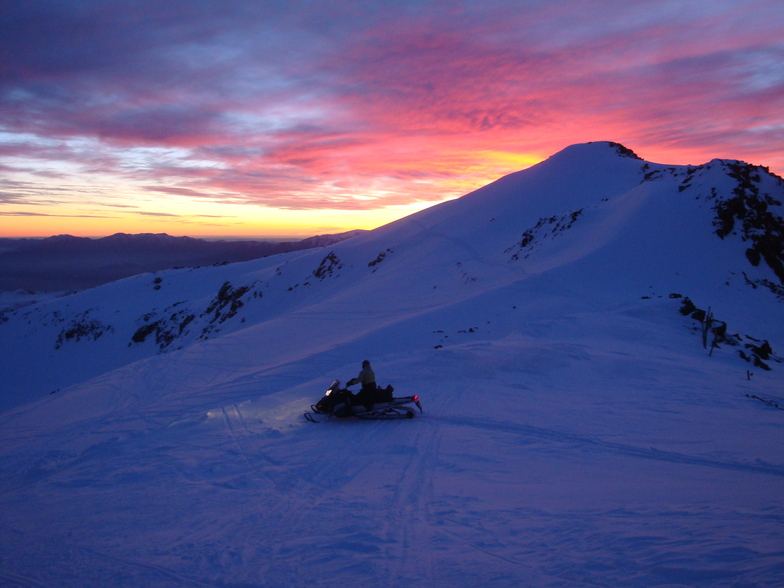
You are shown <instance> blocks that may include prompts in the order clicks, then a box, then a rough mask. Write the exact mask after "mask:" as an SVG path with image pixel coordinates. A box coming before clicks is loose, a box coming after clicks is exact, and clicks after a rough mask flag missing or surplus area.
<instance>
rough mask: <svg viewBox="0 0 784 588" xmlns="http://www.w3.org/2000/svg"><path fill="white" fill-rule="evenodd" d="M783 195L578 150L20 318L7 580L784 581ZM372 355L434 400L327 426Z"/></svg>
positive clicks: (7, 505)
mask: <svg viewBox="0 0 784 588" xmlns="http://www.w3.org/2000/svg"><path fill="white" fill-rule="evenodd" d="M782 200H784V186H783V185H782V180H781V179H780V178H777V177H776V176H774V175H771V174H769V173H768V172H767V170H765V169H764V168H759V167H756V166H749V165H747V164H745V163H741V162H735V161H728V160H714V161H712V162H709V163H707V164H705V165H701V166H667V165H661V164H655V163H650V162H645V161H643V160H641V159H639V158H638V157H636V155H634V154H633V153H632V152H630V151H629V150H628V149H626V148H624V147H622V146H620V145H618V144H615V143H607V142H599V143H591V144H585V145H575V146H572V147H569V148H567V149H565V150H564V151H562V152H560V153H558V154H556V155H554V156H553V157H551V158H550V159H548V160H547V161H545V162H543V163H541V164H539V165H537V166H535V167H533V168H531V169H529V170H525V171H523V172H518V173H516V174H512V175H510V176H507V177H505V178H502V179H500V180H498V181H497V182H495V183H493V184H491V185H489V186H486V187H484V188H482V189H480V190H477V191H476V192H473V193H471V194H469V195H467V196H465V197H463V198H461V199H458V200H455V201H451V202H447V203H444V204H441V205H438V206H434V207H432V208H430V209H428V210H425V211H423V212H420V213H417V214H415V215H412V216H410V217H407V218H405V219H402V220H400V221H397V222H395V223H392V224H390V225H387V226H385V227H382V228H380V229H377V230H375V231H371V232H368V233H366V234H363V235H360V236H357V237H354V238H352V239H350V240H347V241H344V242H341V243H338V244H335V245H333V246H329V247H326V248H321V249H316V250H310V251H304V252H297V253H291V254H284V255H279V256H275V257H269V258H264V259H259V260H255V261H251V262H245V263H238V264H230V265H223V266H217V267H208V268H200V269H181V270H171V271H163V272H158V273H153V274H143V275H140V276H136V277H133V278H128V279H125V280H121V281H119V282H114V283H112V284H108V285H105V286H101V287H98V288H94V289H91V290H85V291H82V292H78V293H75V294H73V295H70V296H66V297H62V298H52V299H47V300H43V301H42V302H40V303H39V304H35V305H31V306H26V307H23V308H20V309H18V310H15V311H13V310H6V311H4V312H3V313H2V314H1V315H0V358H2V359H0V381H2V382H3V391H2V395H0V407H2V410H3V412H2V413H0V455H1V456H2V457H1V458H0V506H1V507H2V510H0V512H2V515H0V546H2V550H0V583H1V584H7V585H11V586H14V585H21V586H107V585H127V586H191V585H196V586H198V585H205V586H334V585H349V586H350V585H368V586H439V585H443V586H490V585H492V586H596V585H599V586H738V585H754V586H780V585H781V584H782V582H784V541H782V538H781V537H782V534H781V529H782V523H784V506H782V503H781V496H782V495H784V445H782V443H781V441H782V438H783V435H784V410H781V409H779V408H777V407H776V406H775V405H776V404H779V406H781V407H783V408H784V385H782V384H784V376H782V374H783V373H784V364H782V363H781V361H780V356H779V352H780V350H781V348H782V345H784V341H783V340H782V328H781V327H782V325H784V320H783V319H784V295H783V294H784V289H783V288H784V286H783V285H782V278H781V276H780V275H779V272H780V266H779V265H777V263H779V264H780V263H782V262H784V253H782V249H781V246H782V245H781V244H782V229H784V223H783V222H782V213H783V212H784V211H783V210H782V204H781V201H782ZM777 260H778V262H777ZM708 311H710V313H711V314H710V315H709V314H708ZM711 315H712V316H713V317H714V319H715V321H714V322H713V323H712V324H711V325H709V326H710V327H711V328H709V329H706V330H705V332H704V333H703V329H704V327H705V321H704V319H703V317H704V316H711ZM700 319H702V320H700ZM363 359H369V360H370V361H371V362H372V364H373V368H374V370H375V372H376V375H377V377H378V379H379V383H380V384H382V385H386V384H392V385H393V386H394V387H395V390H396V394H398V395H413V394H418V395H419V396H420V397H421V399H422V404H423V407H424V410H425V412H424V414H423V415H422V416H417V418H415V419H413V420H404V421H350V420H348V421H328V422H326V423H322V424H317V425H316V424H312V423H309V422H307V421H305V420H304V419H303V418H302V413H303V412H304V411H305V410H308V409H309V406H310V404H312V403H314V402H316V401H317V400H318V399H319V398H320V396H321V394H322V393H323V391H324V390H325V389H326V388H327V386H328V385H329V384H330V383H331V382H332V380H333V379H335V378H338V379H341V380H342V381H344V382H345V381H346V380H348V379H350V378H352V377H354V376H356V374H357V372H358V371H359V369H360V364H361V361H362V360H363ZM764 401H767V402H764Z"/></svg>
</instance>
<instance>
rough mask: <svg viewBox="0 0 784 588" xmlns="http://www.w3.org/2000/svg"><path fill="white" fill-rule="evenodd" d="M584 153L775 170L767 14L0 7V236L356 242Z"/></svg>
mask: <svg viewBox="0 0 784 588" xmlns="http://www.w3.org/2000/svg"><path fill="white" fill-rule="evenodd" d="M596 140H611V141H617V142H620V143H623V144H624V145H626V146H627V147H629V148H631V149H633V150H634V151H635V152H636V153H637V154H639V155H640V156H641V157H643V158H645V159H648V160H651V161H656V162H661V163H673V164H701V163H705V162H707V161H709V160H711V159H714V158H717V157H718V158H727V159H742V160H745V161H748V162H750V163H755V164H761V165H767V166H769V167H770V169H771V171H773V172H775V173H777V174H779V175H784V149H783V147H784V2H782V1H781V0H765V1H750V0H744V1H727V0H710V1H698V0H696V1H688V2H687V1H658V0H649V1H646V2H634V1H632V2H630V1H629V0H621V1H617V2H616V1H601V0H597V1H589V0H568V1H567V0H565V1H558V0H547V1H546V0H541V1H508V2H505V1H498V0H478V1H475V2H469V1H464V2H448V1H434V0H433V1H431V0H416V1H410V2H409V1H407V0H398V1H396V2H389V1H388V0H386V1H384V2H374V1H364V2H349V1H332V2H328V1H313V2H298V1H295V0H284V1H268V0H256V1H226V2H217V1H213V0H210V1H206V0H205V1H199V0H187V1H186V0H167V1H163V0H160V1H152V0H133V1H124V0H111V1H100V0H94V1H91V0H86V1H76V0H71V1H60V2H57V1H46V0H36V1H23V0H17V1H8V0H0V237H22V236H49V235H55V234H61V233H69V234H72V235H81V236H104V235H109V234H112V233H116V232H126V233H141V232H153V233H159V232H166V233H169V234H171V235H190V236H218V235H220V236H245V237H251V236H252V237H292V236H301V237H305V236H310V235H315V234H323V233H334V232H340V231H344V230H349V229H354V228H366V229H369V228H374V227H376V226H379V225H381V224H384V223H386V222H389V221H391V220H394V219H395V218H399V217H401V216H404V215H407V214H410V213H411V212H414V211H416V210H420V209H422V208H424V207H427V206H430V205H432V204H434V203H436V202H440V201H442V200H445V199H448V198H454V197H456V196H460V195H462V194H465V193H467V192H469V191H471V190H473V189H475V188H478V187H480V186H482V185H484V184H487V183H489V182H490V181H493V180H495V179H497V178H498V177H500V176H502V175H505V174H507V173H510V172H513V171H517V170H520V169H524V168H526V167H529V166H530V165H532V164H534V163H536V162H539V161H541V160H542V159H544V158H546V157H548V156H550V155H552V154H553V153H555V152H557V151H559V150H561V149H563V148H564V147H566V146H568V145H571V144H574V143H581V142H586V141H596Z"/></svg>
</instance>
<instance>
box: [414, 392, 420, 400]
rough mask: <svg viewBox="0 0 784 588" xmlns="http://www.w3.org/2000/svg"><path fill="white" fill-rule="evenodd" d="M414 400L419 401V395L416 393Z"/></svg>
mask: <svg viewBox="0 0 784 588" xmlns="http://www.w3.org/2000/svg"><path fill="white" fill-rule="evenodd" d="M414 402H419V396H417V395H416V394H415V395H414Z"/></svg>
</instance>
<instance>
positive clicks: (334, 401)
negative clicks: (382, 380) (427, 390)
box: [305, 380, 422, 423]
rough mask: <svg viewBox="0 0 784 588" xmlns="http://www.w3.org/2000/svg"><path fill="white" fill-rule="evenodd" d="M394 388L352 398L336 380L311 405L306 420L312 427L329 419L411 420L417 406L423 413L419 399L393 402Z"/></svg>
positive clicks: (372, 391)
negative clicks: (321, 396) (320, 397)
mask: <svg viewBox="0 0 784 588" xmlns="http://www.w3.org/2000/svg"><path fill="white" fill-rule="evenodd" d="M393 391H394V388H392V386H387V387H386V388H381V387H378V386H376V389H375V390H370V391H368V390H362V391H360V392H358V393H357V394H353V393H352V392H351V391H350V390H349V389H348V388H341V387H340V380H335V381H334V382H332V384H331V385H330V386H329V388H328V389H327V391H326V393H325V394H324V397H323V398H322V399H321V400H319V401H318V402H317V403H316V404H311V405H310V410H311V411H313V412H306V413H305V418H306V419H307V420H309V421H310V422H311V423H323V422H324V421H326V420H328V419H330V418H337V419H346V418H351V417H356V418H358V419H379V420H380V419H412V418H414V414H415V413H414V409H413V408H412V407H411V406H407V405H411V404H415V405H416V407H417V408H418V409H419V412H420V413H421V412H422V404H421V403H420V402H419V396H403V397H401V398H394V397H393V396H392V392H393Z"/></svg>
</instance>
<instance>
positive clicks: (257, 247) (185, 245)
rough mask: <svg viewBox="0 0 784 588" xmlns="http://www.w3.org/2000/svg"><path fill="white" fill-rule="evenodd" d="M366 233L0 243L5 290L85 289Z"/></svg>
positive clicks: (123, 237)
mask: <svg viewBox="0 0 784 588" xmlns="http://www.w3.org/2000/svg"><path fill="white" fill-rule="evenodd" d="M361 232H362V231H349V232H347V233H340V234H336V235H320V236H317V237H310V238H308V239H304V240H301V241H289V242H270V241H207V240H205V239H194V238H191V237H172V236H170V235H167V234H165V233H158V234H152V233H143V234H139V235H128V234H125V233H117V234H116V235H111V236H110V237H103V238H100V239H91V238H88V237H74V236H71V235H57V236H55V237H49V238H47V239H0V290H5V291H13V290H29V291H43V292H58V291H65V290H83V289H85V288H92V287H95V286H99V285H101V284H106V283H108V282H113V281H115V280H119V279H121V278H127V277H130V276H134V275H138V274H142V273H146V272H151V271H159V270H165V269H172V268H176V267H196V266H205V265H214V264H216V263H234V262H238V261H249V260H251V259H258V258H260V257H267V256H269V255H276V254H279V253H289V252H292V251H300V250H303V249H312V248H315V247H327V246H329V245H334V244H335V243H338V242H340V241H343V240H345V239H348V238H350V237H353V236H355V235H357V234H359V233H361Z"/></svg>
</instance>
